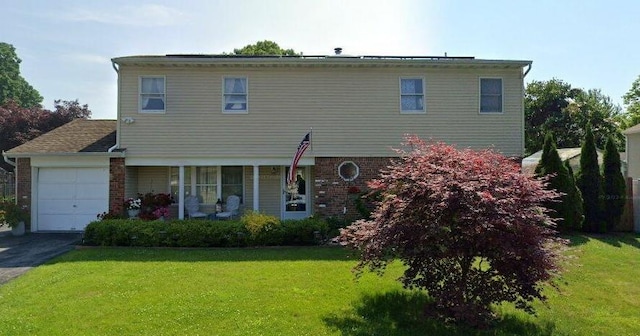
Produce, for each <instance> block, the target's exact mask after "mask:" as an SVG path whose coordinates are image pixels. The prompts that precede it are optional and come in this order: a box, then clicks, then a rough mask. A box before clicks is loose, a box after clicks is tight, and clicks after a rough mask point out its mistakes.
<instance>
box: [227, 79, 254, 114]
mask: <svg viewBox="0 0 640 336" xmlns="http://www.w3.org/2000/svg"><path fill="white" fill-rule="evenodd" d="M223 90H224V92H223V97H222V98H223V102H222V104H223V107H222V111H223V112H226V113H247V112H248V111H249V109H248V99H247V98H248V88H247V77H225V78H224V88H223Z"/></svg>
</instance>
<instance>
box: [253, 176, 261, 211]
mask: <svg viewBox="0 0 640 336" xmlns="http://www.w3.org/2000/svg"><path fill="white" fill-rule="evenodd" d="M258 210H260V166H258V165H254V166H253V211H258Z"/></svg>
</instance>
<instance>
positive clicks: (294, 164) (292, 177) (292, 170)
mask: <svg viewBox="0 0 640 336" xmlns="http://www.w3.org/2000/svg"><path fill="white" fill-rule="evenodd" d="M310 144H311V132H309V133H307V135H305V136H304V138H302V141H300V144H299V145H298V150H296V154H295V155H294V156H293V160H291V166H290V167H289V174H288V175H287V185H289V184H291V183H293V182H295V181H296V178H297V177H296V168H298V161H300V158H301V157H302V154H304V151H305V150H307V148H309V145H310Z"/></svg>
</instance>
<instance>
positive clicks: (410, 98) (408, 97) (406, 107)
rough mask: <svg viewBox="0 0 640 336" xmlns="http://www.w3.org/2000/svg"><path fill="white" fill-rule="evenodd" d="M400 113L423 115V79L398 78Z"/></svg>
mask: <svg viewBox="0 0 640 336" xmlns="http://www.w3.org/2000/svg"><path fill="white" fill-rule="evenodd" d="M400 112H401V113H425V109H424V79H423V78H400Z"/></svg>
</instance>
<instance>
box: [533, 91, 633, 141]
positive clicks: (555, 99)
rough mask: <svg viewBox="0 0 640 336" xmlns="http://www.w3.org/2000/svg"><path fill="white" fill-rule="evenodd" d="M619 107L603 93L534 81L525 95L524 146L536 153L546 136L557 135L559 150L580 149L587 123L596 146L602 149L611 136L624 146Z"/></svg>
mask: <svg viewBox="0 0 640 336" xmlns="http://www.w3.org/2000/svg"><path fill="white" fill-rule="evenodd" d="M620 111H621V110H620V107H619V106H617V105H615V104H614V103H613V102H612V101H611V99H610V98H609V97H608V96H606V95H604V94H602V92H601V91H600V90H597V89H592V90H587V91H585V90H583V89H579V88H573V87H571V85H570V84H568V83H565V82H563V81H562V80H559V79H552V80H549V81H533V82H531V83H529V84H528V85H527V89H526V91H525V146H526V150H527V153H534V152H536V151H538V150H540V148H542V144H543V142H544V135H545V133H546V132H547V131H551V132H553V133H554V134H555V135H556V143H557V147H558V148H569V147H579V146H580V144H581V143H582V139H583V138H584V135H585V127H586V125H587V123H588V122H591V124H592V131H593V132H594V136H595V141H596V144H597V145H599V146H601V147H603V146H604V144H605V142H606V139H607V137H608V136H609V135H612V136H613V137H614V138H615V139H617V140H618V141H619V144H620V146H622V147H623V145H624V136H623V135H622V132H621V131H622V129H621V126H620V115H621V113H620Z"/></svg>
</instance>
